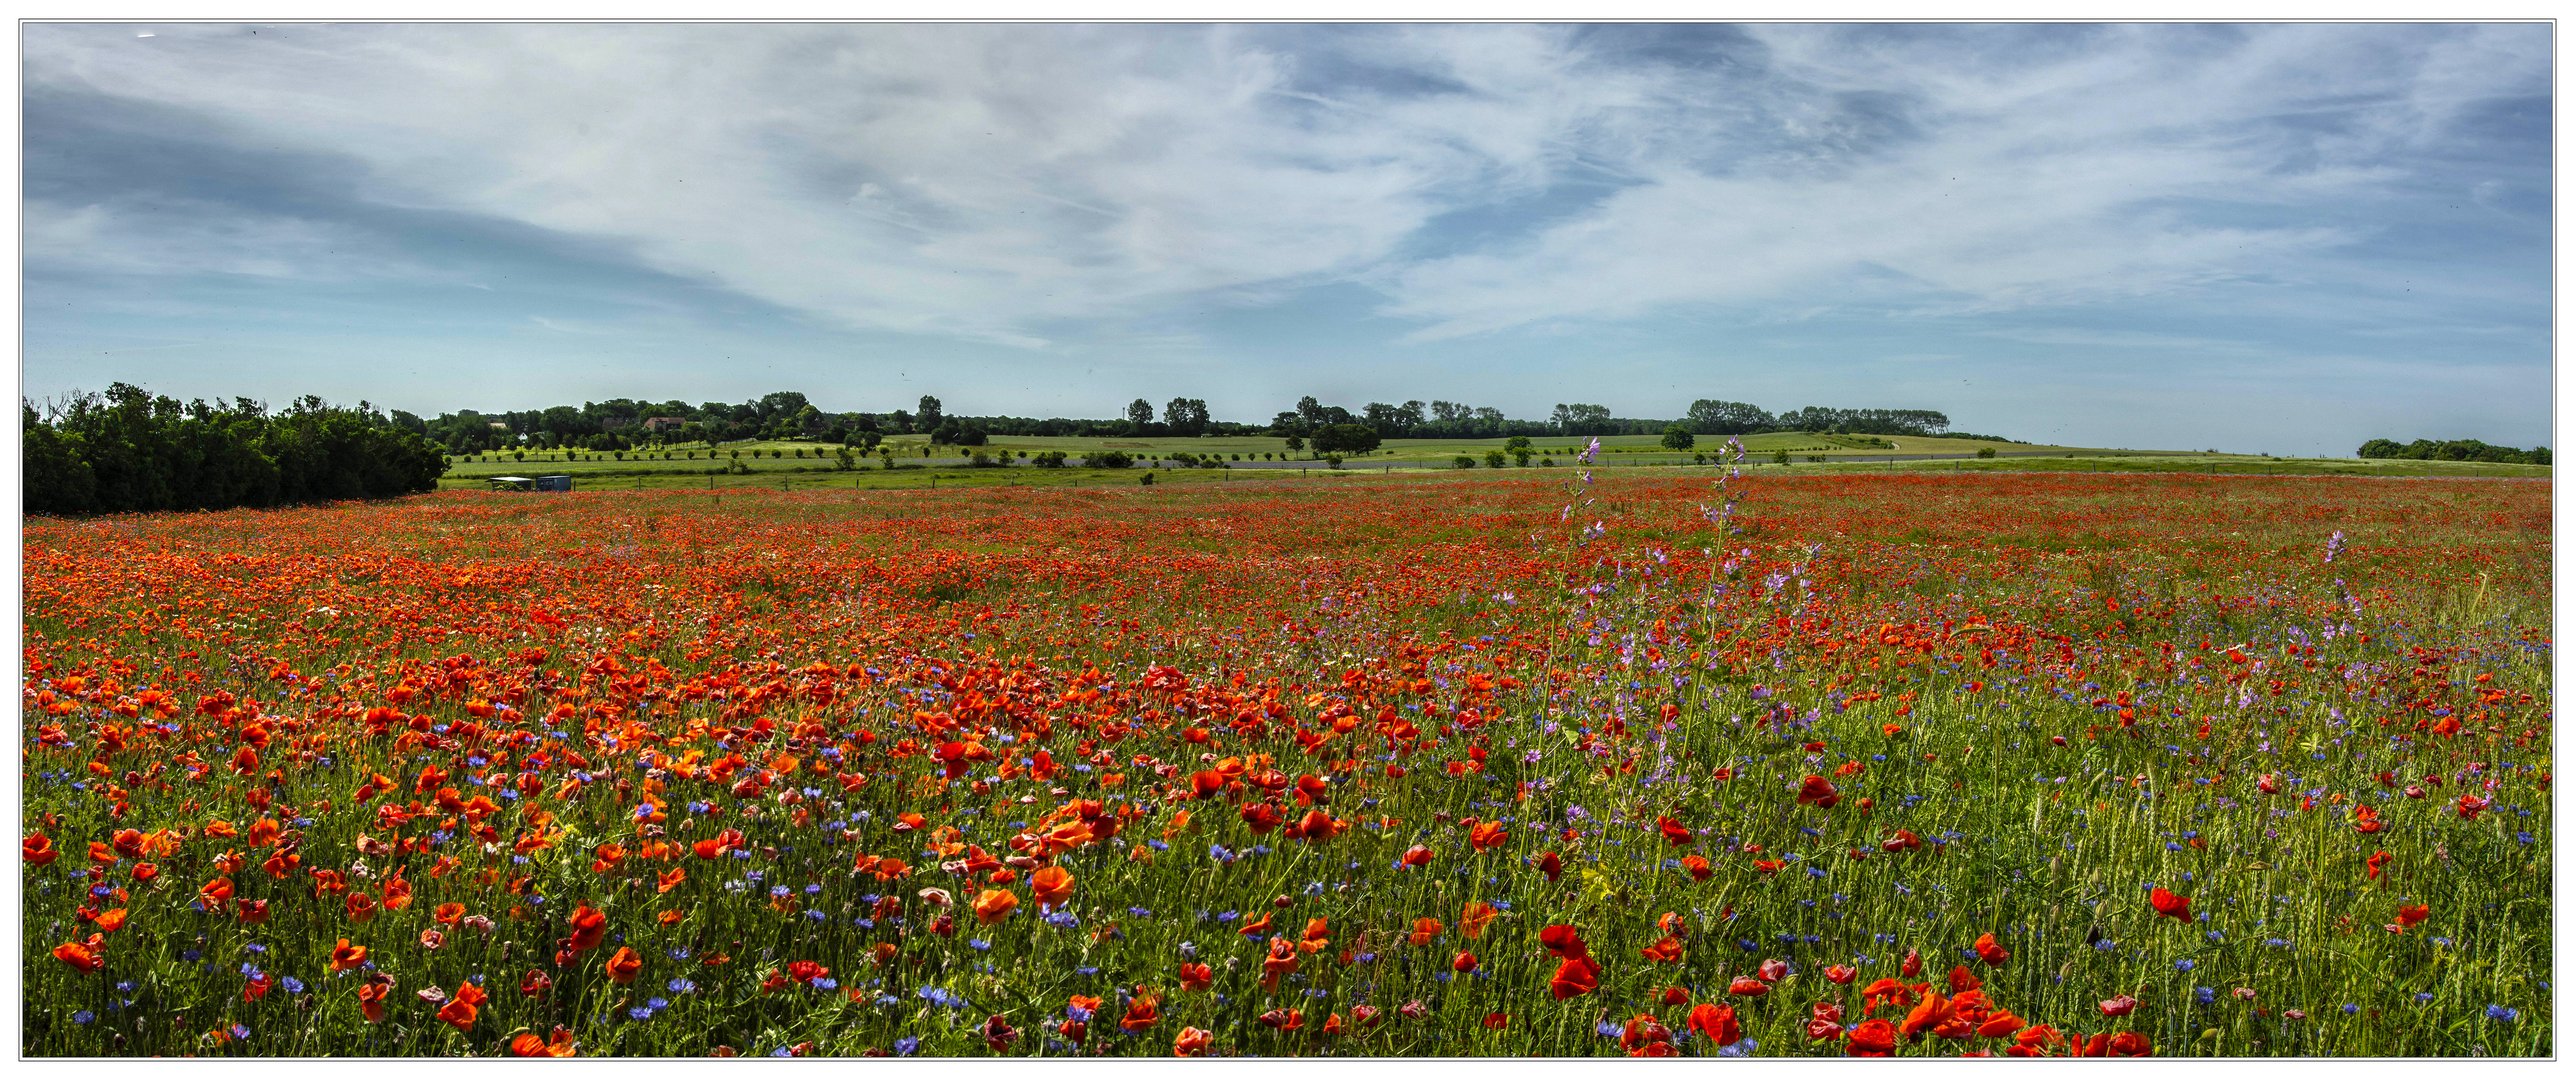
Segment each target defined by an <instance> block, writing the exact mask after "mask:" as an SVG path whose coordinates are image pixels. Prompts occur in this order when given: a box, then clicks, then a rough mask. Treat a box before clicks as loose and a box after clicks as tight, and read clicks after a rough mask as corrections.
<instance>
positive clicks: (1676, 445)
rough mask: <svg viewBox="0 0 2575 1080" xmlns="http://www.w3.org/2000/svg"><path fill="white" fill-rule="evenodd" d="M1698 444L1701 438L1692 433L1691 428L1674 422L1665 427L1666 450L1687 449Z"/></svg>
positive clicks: (1664, 443)
mask: <svg viewBox="0 0 2575 1080" xmlns="http://www.w3.org/2000/svg"><path fill="white" fill-rule="evenodd" d="M1697 445H1699V440H1698V439H1697V437H1695V436H1693V435H1691V434H1690V429H1689V428H1686V427H1682V426H1681V425H1679V424H1674V425H1672V426H1671V427H1667V428H1664V429H1663V448H1664V449H1666V450H1687V449H1689V448H1691V447H1693V446H1697Z"/></svg>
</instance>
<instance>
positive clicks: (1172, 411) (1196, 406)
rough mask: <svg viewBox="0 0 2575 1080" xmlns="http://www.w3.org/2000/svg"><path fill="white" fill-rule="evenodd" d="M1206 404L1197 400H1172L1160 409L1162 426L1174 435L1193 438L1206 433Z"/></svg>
mask: <svg viewBox="0 0 2575 1080" xmlns="http://www.w3.org/2000/svg"><path fill="white" fill-rule="evenodd" d="M1207 422H1208V421H1207V403H1206V402H1204V401H1201V400H1199V399H1197V398H1173V399H1171V404H1168V405H1165V406H1163V407H1162V426H1163V427H1165V428H1167V429H1169V430H1170V432H1171V433H1172V434H1174V435H1179V436H1182V437H1186V438H1195V437H1197V436H1200V435H1204V434H1206V433H1207Z"/></svg>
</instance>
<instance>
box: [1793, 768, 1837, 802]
mask: <svg viewBox="0 0 2575 1080" xmlns="http://www.w3.org/2000/svg"><path fill="white" fill-rule="evenodd" d="M1797 801H1798V802H1799V803H1802V804H1805V805H1809V806H1813V807H1815V808H1817V809H1819V810H1830V809H1832V808H1833V804H1834V803H1837V802H1840V801H1842V793H1841V792H1839V791H1836V790H1834V788H1833V782H1832V781H1830V780H1826V779H1824V778H1823V777H1821V776H1808V777H1807V778H1806V779H1804V780H1802V781H1800V782H1799V783H1798V786H1797Z"/></svg>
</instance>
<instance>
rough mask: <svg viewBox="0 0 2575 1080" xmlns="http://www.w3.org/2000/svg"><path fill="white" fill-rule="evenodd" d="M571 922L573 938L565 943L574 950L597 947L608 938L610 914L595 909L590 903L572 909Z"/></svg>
mask: <svg viewBox="0 0 2575 1080" xmlns="http://www.w3.org/2000/svg"><path fill="white" fill-rule="evenodd" d="M571 922H572V938H571V940H569V941H567V942H565V943H564V944H565V947H567V948H570V949H571V950H572V951H574V952H587V951H589V950H591V949H596V948H598V947H599V943H600V942H602V941H606V940H607V939H608V916H606V915H604V914H601V913H600V912H599V911H597V910H594V909H593V908H591V906H590V905H588V904H581V905H577V906H575V907H574V908H573V909H572V916H571Z"/></svg>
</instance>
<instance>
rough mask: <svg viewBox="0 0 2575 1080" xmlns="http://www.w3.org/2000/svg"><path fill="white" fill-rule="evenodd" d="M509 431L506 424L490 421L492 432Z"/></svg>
mask: <svg viewBox="0 0 2575 1080" xmlns="http://www.w3.org/2000/svg"><path fill="white" fill-rule="evenodd" d="M509 429H510V426H509V425H508V424H504V423H502V422H500V421H498V420H494V421H492V430H494V431H508V430H509Z"/></svg>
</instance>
